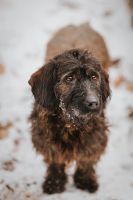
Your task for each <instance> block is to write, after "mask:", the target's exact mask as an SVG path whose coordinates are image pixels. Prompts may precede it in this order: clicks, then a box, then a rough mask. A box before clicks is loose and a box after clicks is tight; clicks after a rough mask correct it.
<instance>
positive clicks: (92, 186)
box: [74, 172, 99, 193]
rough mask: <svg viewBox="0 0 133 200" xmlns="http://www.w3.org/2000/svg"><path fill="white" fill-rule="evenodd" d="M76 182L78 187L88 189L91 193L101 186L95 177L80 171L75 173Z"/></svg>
mask: <svg viewBox="0 0 133 200" xmlns="http://www.w3.org/2000/svg"><path fill="white" fill-rule="evenodd" d="M74 183H75V186H76V187H77V188H79V189H82V190H87V191H89V192H90V193H94V192H96V191H97V190H98V187H99V185H98V183H97V180H96V179H95V178H92V177H88V176H85V174H82V173H79V172H78V173H76V174H75V175H74Z"/></svg>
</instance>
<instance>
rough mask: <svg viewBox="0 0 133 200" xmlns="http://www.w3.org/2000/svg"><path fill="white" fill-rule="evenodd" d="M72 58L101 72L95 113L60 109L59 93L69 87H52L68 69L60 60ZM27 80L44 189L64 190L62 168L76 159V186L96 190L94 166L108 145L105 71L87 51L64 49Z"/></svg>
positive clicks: (90, 190) (67, 60) (64, 182)
mask: <svg viewBox="0 0 133 200" xmlns="http://www.w3.org/2000/svg"><path fill="white" fill-rule="evenodd" d="M71 61H72V62H74V64H75V65H82V66H83V65H84V64H88V65H90V66H91V67H94V68H95V70H98V72H99V73H100V76H101V82H100V86H99V88H100V89H99V90H100V95H101V101H102V106H101V109H100V111H99V112H98V113H97V114H93V113H92V114H91V115H87V114H86V115H84V116H82V115H81V116H80V115H79V117H76V116H75V117H74V115H73V114H72V115H71V110H70V111H69V113H70V116H69V117H67V114H66V113H68V112H67V109H66V107H65V109H66V110H65V112H63V107H62V105H61V102H60V101H61V100H60V99H59V98H58V93H64V92H66V93H65V95H66V96H67V95H68V94H69V91H67V90H68V88H66V87H65V86H62V87H63V89H62V88H61V86H60V89H59V88H58V90H57V88H56V89H55V87H54V86H55V85H56V84H57V83H58V80H57V79H58V76H59V75H60V76H61V74H63V73H64V70H66V72H67V70H69V69H70V68H71V65H68V68H65V67H64V68H63V67H62V66H63V63H67V62H69V63H70V62H71ZM61 63H62V64H61ZM29 83H30V85H31V87H32V92H33V94H34V96H35V104H34V108H33V111H32V114H31V117H30V119H31V122H32V131H31V132H32V142H33V144H34V147H35V148H36V150H37V151H38V152H39V153H41V154H42V155H43V157H44V160H45V161H46V162H47V164H48V171H47V176H46V180H45V182H44V184H43V191H44V192H46V193H49V194H52V193H56V192H62V191H64V189H65V184H66V181H67V176H66V174H65V169H66V167H67V166H68V165H69V163H71V162H72V161H74V160H76V163H77V167H76V171H75V174H74V182H75V185H76V187H78V188H80V189H85V190H88V191H89V192H95V191H96V190H97V189H98V182H97V176H96V174H95V170H94V166H95V164H96V163H97V162H98V160H99V159H100V157H101V155H102V154H103V152H104V151H105V148H106V145H107V132H108V125H107V123H106V118H105V116H104V109H105V106H106V102H107V99H108V98H109V96H110V89H109V82H108V75H107V73H106V72H105V71H104V70H103V68H102V67H101V65H100V64H99V62H98V61H97V59H96V58H95V57H93V56H92V55H91V54H89V53H88V52H87V51H83V50H79V49H76V50H70V51H66V52H65V53H63V54H61V55H59V56H57V57H55V58H54V59H53V60H51V61H49V63H48V64H46V65H45V66H43V67H42V68H41V69H39V70H38V71H37V72H35V73H34V74H33V75H32V76H31V79H30V81H29ZM56 90H57V91H58V92H57V91H56ZM80 117H81V118H80Z"/></svg>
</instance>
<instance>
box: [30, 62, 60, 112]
mask: <svg viewBox="0 0 133 200" xmlns="http://www.w3.org/2000/svg"><path fill="white" fill-rule="evenodd" d="M28 83H29V84H30V85H31V88H32V93H33V95H34V97H35V100H36V101H37V102H38V103H39V104H40V105H42V106H44V107H46V108H49V109H53V108H55V106H56V97H55V94H54V85H55V83H56V69H55V64H53V63H48V64H47V65H45V66H43V67H42V68H40V69H39V70H38V71H36V72H35V73H33V74H32V76H31V78H30V80H29V82H28Z"/></svg>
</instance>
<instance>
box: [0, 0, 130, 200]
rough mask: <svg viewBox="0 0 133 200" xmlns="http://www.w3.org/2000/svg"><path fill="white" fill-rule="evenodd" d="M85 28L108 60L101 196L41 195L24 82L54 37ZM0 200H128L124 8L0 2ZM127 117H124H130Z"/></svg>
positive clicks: (101, 0) (70, 190) (79, 1)
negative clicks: (101, 42)
mask: <svg viewBox="0 0 133 200" xmlns="http://www.w3.org/2000/svg"><path fill="white" fill-rule="evenodd" d="M81 22H89V23H90V24H91V25H92V26H93V27H94V28H95V29H96V30H97V31H99V32H100V33H101V34H102V35H103V36H104V38H105V41H106V43H107V46H108V49H109V52H110V55H111V57H112V58H120V62H119V64H118V65H116V66H114V67H113V68H111V69H110V70H109V74H110V83H111V89H112V98H111V101H110V102H109V103H108V106H107V113H106V114H107V118H108V120H109V123H110V134H109V143H108V147H107V150H106V153H105V155H104V156H103V157H102V159H101V161H100V162H99V165H98V166H97V173H98V176H99V182H100V189H99V191H98V192H97V193H96V194H89V193H87V192H84V191H80V190H78V189H76V188H75V187H74V185H73V182H72V172H73V168H74V164H73V165H72V166H71V167H70V169H69V170H68V174H69V183H68V184H67V187H66V191H65V192H64V193H62V194H54V195H51V196H49V195H46V194H43V193H42V189H41V184H42V181H43V180H44V176H45V171H46V165H45V164H44V163H43V161H42V157H41V156H40V155H37V154H36V152H35V150H34V148H33V146H32V143H31V138H30V124H29V122H28V116H29V114H30V112H31V108H32V102H33V96H32V94H31V91H30V86H29V85H28V79H29V77H30V75H31V74H32V73H33V72H34V71H35V70H36V69H38V68H39V67H40V66H42V64H43V63H44V56H45V50H46V45H47V42H48V40H49V39H50V37H51V36H52V34H53V33H54V31H56V30H58V29H59V28H60V27H62V26H64V25H67V24H71V23H73V24H79V23H81ZM0 24H1V25H0V68H1V70H0V73H1V74H0V133H1V136H0V199H1V200H28V199H30V200H43V199H45V200H58V199H60V200H68V199H70V200H72V199H76V200H82V199H84V200H88V199H90V200H132V199H133V148H132V146H133V112H132V108H133V57H132V52H133V28H132V26H131V13H130V10H129V8H128V5H127V3H126V0H117V1H116V0H111V1H107V0H93V1H90V0H88V1H87V0H73V1H70V0H49V1H46V0H38V1H37V0H0ZM129 112H130V117H129Z"/></svg>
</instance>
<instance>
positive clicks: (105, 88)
mask: <svg viewBox="0 0 133 200" xmlns="http://www.w3.org/2000/svg"><path fill="white" fill-rule="evenodd" d="M101 73H102V82H101V91H102V100H103V102H104V103H106V101H107V99H108V98H110V95H111V91H110V86H109V75H108V74H107V72H106V71H105V70H102V72H101Z"/></svg>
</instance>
